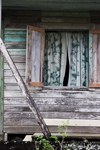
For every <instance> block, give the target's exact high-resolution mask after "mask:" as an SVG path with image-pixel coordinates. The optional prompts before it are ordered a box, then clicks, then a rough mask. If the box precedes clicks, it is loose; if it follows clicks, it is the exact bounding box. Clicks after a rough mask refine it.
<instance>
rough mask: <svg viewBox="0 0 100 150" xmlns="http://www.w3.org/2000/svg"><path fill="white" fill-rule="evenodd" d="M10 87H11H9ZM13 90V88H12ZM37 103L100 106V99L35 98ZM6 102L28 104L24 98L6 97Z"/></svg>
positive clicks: (9, 103)
mask: <svg viewBox="0 0 100 150" xmlns="http://www.w3.org/2000/svg"><path fill="white" fill-rule="evenodd" d="M9 88H10V87H9ZM11 90H12V89H11ZM34 101H35V102H36V104H41V105H47V104H48V105H49V104H51V105H66V106H100V99H95V98H94V99H88V98H87V99H83V98H81V99H80V98H79V99H78V98H77V99H75V98H73V99H72V98H59V97H58V98H56V97H55V98H48V97H47V98H34ZM4 104H7V105H26V106H27V102H26V100H25V99H24V98H14V97H13V98H5V99H4Z"/></svg>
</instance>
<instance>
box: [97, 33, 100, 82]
mask: <svg viewBox="0 0 100 150" xmlns="http://www.w3.org/2000/svg"><path fill="white" fill-rule="evenodd" d="M97 82H98V83H100V34H98V43H97Z"/></svg>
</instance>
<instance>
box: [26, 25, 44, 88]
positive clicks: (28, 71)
mask: <svg viewBox="0 0 100 150" xmlns="http://www.w3.org/2000/svg"><path fill="white" fill-rule="evenodd" d="M28 30H34V31H38V32H41V33H42V41H41V43H42V48H41V49H42V52H43V53H42V56H41V58H40V61H41V64H40V65H41V67H40V68H41V72H40V73H41V77H40V78H41V79H40V80H41V82H31V81H29V76H30V75H31V68H30V67H29V66H30V65H29V62H31V61H32V60H31V58H29V57H28V56H29V53H31V52H30V49H29V41H28V40H29V38H28V37H29V35H28V34H29V33H28ZM26 48H27V52H26V83H27V84H28V85H30V86H40V87H42V86H44V82H43V77H44V76H43V71H44V49H45V30H44V29H42V28H38V27H33V26H27V46H26Z"/></svg>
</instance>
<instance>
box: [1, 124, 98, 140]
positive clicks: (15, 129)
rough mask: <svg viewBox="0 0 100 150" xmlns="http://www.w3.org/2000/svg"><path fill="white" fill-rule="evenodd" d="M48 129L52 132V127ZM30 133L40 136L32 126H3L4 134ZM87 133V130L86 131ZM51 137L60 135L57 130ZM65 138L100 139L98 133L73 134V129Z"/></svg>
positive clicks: (36, 127) (36, 128) (38, 131)
mask: <svg viewBox="0 0 100 150" xmlns="http://www.w3.org/2000/svg"><path fill="white" fill-rule="evenodd" d="M86 128H87V127H86ZM49 129H50V131H52V130H53V129H52V127H49ZM79 129H80V128H79ZM87 129H90V128H87ZM91 129H93V130H94V131H97V130H98V129H97V127H96V128H92V127H91ZM81 130H82V129H80V131H81ZM83 130H84V131H85V129H84V128H83ZM32 131H34V133H37V134H34V135H40V134H39V133H40V128H38V126H34V127H31V126H30V127H25V126H24V127H21V126H20V127H19V126H15V127H13V126H11V127H9V126H5V127H4V132H7V133H10V134H11V133H17V134H18V133H19V134H23V133H25V134H33V132H32ZM88 131H89V130H88ZM51 134H52V135H57V136H60V137H61V135H59V134H58V131H57V128H56V129H55V130H54V132H52V133H51ZM41 135H43V134H41ZM67 136H68V137H100V134H98V133H94V134H91V133H86V132H85V133H78V132H77V133H74V129H73V132H72V133H67Z"/></svg>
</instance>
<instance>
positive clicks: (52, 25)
mask: <svg viewBox="0 0 100 150" xmlns="http://www.w3.org/2000/svg"><path fill="white" fill-rule="evenodd" d="M92 25H93V24H81V23H80V24H76V23H38V26H39V27H41V28H44V29H47V30H60V29H61V30H65V29H66V30H67V29H68V30H89V29H90V28H91V26H92Z"/></svg>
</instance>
